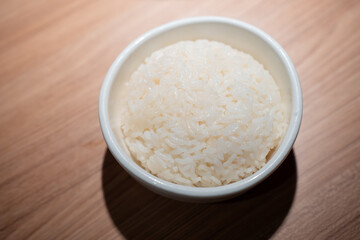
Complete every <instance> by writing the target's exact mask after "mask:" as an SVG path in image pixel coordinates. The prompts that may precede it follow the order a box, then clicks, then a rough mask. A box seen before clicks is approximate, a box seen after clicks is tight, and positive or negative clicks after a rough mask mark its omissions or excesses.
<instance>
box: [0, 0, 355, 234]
mask: <svg viewBox="0 0 360 240" xmlns="http://www.w3.org/2000/svg"><path fill="white" fill-rule="evenodd" d="M201 15H220V16H227V17H232V18H236V19H239V20H243V21H246V22H249V23H251V24H253V25H255V26H258V27H260V28H261V29H263V30H265V31H266V32H267V33H269V34H270V35H271V36H273V37H274V38H275V39H276V40H277V41H278V42H279V43H280V44H281V45H283V47H284V48H285V50H286V51H287V52H288V53H289V55H290V57H291V58H292V59H293V61H294V63H295V66H296V68H297V70H298V73H299V76H300V79H301V84H302V88H303V97H304V117H303V122H302V126H301V130H300V133H299V136H298V139H297V141H296V143H295V146H294V150H293V151H292V153H291V154H290V156H289V157H288V159H287V160H286V161H285V163H284V164H283V165H282V166H281V168H280V169H278V170H277V171H276V172H275V173H274V174H273V175H272V176H271V178H269V179H268V180H266V181H265V182H264V183H262V184H261V185H260V186H258V187H256V188H255V189H253V190H251V191H250V192H248V193H246V194H244V195H242V196H240V197H238V198H235V199H233V200H230V201H226V202H222V203H217V204H190V203H181V202H177V201H173V200H169V199H166V198H163V197H160V196H158V195H156V194H154V193H152V192H149V191H148V190H146V189H144V188H143V187H142V186H140V185H139V184H137V183H136V182H135V181H134V180H132V179H131V178H130V177H129V176H128V175H127V174H126V173H125V172H124V170H122V169H121V168H120V167H119V166H118V164H117V163H116V162H115V160H114V158H113V157H112V156H111V154H110V153H109V152H108V150H107V148H106V144H105V142H104V141H103V138H102V135H101V131H100V126H99V123H98V113H97V109H98V106H97V102H98V94H99V91H100V87H101V83H102V80H103V78H104V76H105V74H106V72H107V69H108V68H109V66H110V65H111V63H112V61H113V60H114V58H115V57H116V56H117V54H118V53H119V52H120V51H121V50H122V49H124V47H125V46H126V45H127V44H129V43H130V42H131V41H132V40H133V39H135V38H136V37H137V36H139V35H140V34H142V33H143V32H145V31H147V30H149V29H151V28H153V27H155V26H158V25H160V24H163V23H165V22H168V21H171V20H175V19H179V18H184V17H190V16H201ZM0 16H1V17H0V131H1V132H0V176H1V177H0V239H211V238H213V239H238V238H240V237H241V236H242V237H243V238H244V239H268V238H272V239H359V238H360V227H359V226H360V201H359V198H360V177H359V176H360V175H359V174H360V161H359V160H360V31H359V29H360V2H359V1H355V0H354V1H337V0H319V1H311V0H305V1H299V0H295V1H285V0H274V1H265V0H255V1H247V2H245V1H235V0H222V1H216V0H210V1H189V0H179V1H161V0H157V1H156V0H154V1H152V0H141V1H115V0H105V1H99V0H95V1H88V0H78V1H67V0H65V1H60V0H53V1H45V0H34V1H20V0H4V1H1V2H0Z"/></svg>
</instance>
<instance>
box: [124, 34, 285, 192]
mask: <svg viewBox="0 0 360 240" xmlns="http://www.w3.org/2000/svg"><path fill="white" fill-rule="evenodd" d="M123 90H124V91H123V98H122V102H121V103H120V108H119V109H120V113H121V114H120V116H121V130H122V133H123V135H124V139H125V143H126V145H127V147H128V149H129V151H130V153H131V154H132V156H133V158H134V159H135V160H136V161H137V162H138V163H139V165H140V166H142V167H143V168H144V169H145V170H147V171H148V172H150V173H152V174H154V175H156V176H158V177H160V178H162V179H165V180H167V181H170V182H173V183H177V184H182V185H188V186H196V187H210V186H220V185H224V184H229V183H232V182H235V181H239V180H241V179H244V178H246V177H248V176H250V175H252V174H253V173H255V172H256V171H258V170H259V169H260V168H262V167H263V166H264V165H265V164H266V162H267V160H268V158H269V155H270V153H271V152H272V151H273V150H274V149H275V148H276V147H277V146H278V145H279V144H280V142H281V139H282V137H283V135H284V133H285V131H286V128H287V121H286V119H285V112H284V111H285V110H284V109H285V108H284V104H283V103H282V100H281V95H280V91H279V88H278V86H277V85H276V83H275V81H274V79H273V78H272V76H271V75H270V73H269V72H268V71H267V70H265V69H264V67H263V66H262V65H261V64H260V63H259V62H258V61H256V60H255V59H254V58H253V57H252V56H250V55H249V54H246V53H243V52H241V51H238V50H235V49H233V48H231V47H230V46H228V45H225V44H223V43H220V42H215V41H208V40H197V41H182V42H178V43H176V44H173V45H171V46H168V47H165V48H163V49H160V50H158V51H156V52H154V53H153V54H152V55H151V56H150V57H148V58H147V59H146V60H145V63H144V64H142V65H140V66H139V68H138V69H137V70H136V71H135V72H134V73H133V74H132V76H131V79H130V80H129V81H128V82H127V83H126V84H125V87H124V89H123Z"/></svg>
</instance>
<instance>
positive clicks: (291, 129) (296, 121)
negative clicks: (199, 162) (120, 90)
mask: <svg viewBox="0 0 360 240" xmlns="http://www.w3.org/2000/svg"><path fill="white" fill-rule="evenodd" d="M199 23H222V24H228V25H232V26H235V27H238V28H242V29H245V30H246V31H249V32H251V33H252V34H254V35H256V36H257V37H259V38H261V39H262V40H263V41H265V42H266V44H268V45H269V46H270V47H271V48H272V49H273V50H274V52H275V53H276V54H277V55H278V56H279V58H280V60H281V62H282V64H283V65H284V66H285V68H286V70H287V74H288V76H289V79H290V86H291V96H292V105H291V109H292V112H291V118H290V122H289V126H288V130H287V132H286V135H285V137H284V139H283V141H282V143H281V145H280V147H279V148H278V150H277V151H276V153H275V154H274V155H273V156H272V158H271V159H270V160H269V161H268V162H267V163H266V165H265V166H264V167H262V168H261V169H260V170H258V171H257V172H255V173H254V174H252V175H251V176H249V177H247V178H245V179H242V180H239V181H237V182H234V183H231V184H227V185H222V186H218V187H191V186H184V185H179V184H175V183H171V182H168V181H166V180H163V179H160V178H158V177H156V176H154V175H152V174H151V173H149V172H147V171H146V170H144V169H143V168H142V167H140V166H139V165H138V164H137V163H135V162H134V161H133V160H132V159H131V158H130V157H129V156H127V154H126V153H125V151H124V150H123V149H122V148H121V147H120V146H119V144H118V143H117V140H116V138H115V135H114V133H113V132H112V129H111V125H110V120H109V114H108V103H109V96H110V90H111V87H112V85H113V83H114V80H115V79H116V76H117V73H118V71H119V69H120V68H121V66H122V64H123V63H124V62H125V61H126V60H127V58H128V57H129V56H130V55H131V54H132V53H133V52H134V51H135V49H137V48H138V47H139V46H141V45H142V44H143V43H144V42H146V41H148V40H150V39H152V38H154V37H155V36H158V35H160V34H162V33H164V32H166V31H168V30H171V29H175V28H178V27H181V26H185V25H191V24H199ZM302 111H303V106H302V91H301V86H300V81H299V77H298V75H297V72H296V70H295V67H294V65H293V63H292V61H291V59H290V57H289V56H288V54H287V53H286V52H285V50H284V49H283V48H282V47H281V46H280V44H279V43H277V42H276V41H275V40H274V39H273V38H272V37H270V36H269V35H268V34H267V33H265V32H264V31H262V30H260V29H259V28H257V27H255V26H253V25H250V24H248V23H245V22H242V21H239V20H235V19H231V18H226V17H218V16H202V17H191V18H184V19H180V20H175V21H172V22H169V23H166V24H164V25H161V26H158V27H156V28H153V29H151V30H149V31H148V32H146V33H144V34H143V35H141V36H140V37H138V38H137V39H135V40H134V41H133V42H131V43H130V44H129V45H128V46H127V47H126V48H125V49H124V50H123V51H122V52H121V53H120V54H119V55H118V57H117V58H116V59H115V61H114V62H113V64H112V65H111V67H110V69H109V70H108V72H107V74H106V76H105V79H104V81H103V84H102V87H101V90H100V95H99V120H100V126H101V130H102V133H103V136H104V139H105V141H106V143H107V145H108V148H109V150H110V152H111V153H112V154H113V156H114V157H115V159H116V160H117V162H118V163H119V164H120V165H121V166H122V167H123V168H124V169H125V170H126V171H127V172H128V173H129V174H130V175H132V176H134V177H136V178H137V180H141V182H143V183H147V184H148V185H151V186H150V187H151V188H152V189H154V188H155V189H158V190H159V191H160V192H166V193H167V194H166V195H175V196H185V197H187V198H198V199H206V198H218V197H226V196H230V195H234V194H236V193H241V192H244V191H246V190H248V189H249V188H251V187H253V186H255V185H257V184H259V183H260V182H261V181H263V180H264V179H266V178H267V177H268V176H269V175H271V174H272V173H273V172H274V171H275V170H276V169H277V168H278V167H279V166H280V165H281V163H282V162H283V161H284V160H285V158H286V157H287V155H288V154H289V152H290V151H291V149H292V146H293V144H294V142H295V139H296V137H297V135H298V132H299V129H300V124H301V119H302Z"/></svg>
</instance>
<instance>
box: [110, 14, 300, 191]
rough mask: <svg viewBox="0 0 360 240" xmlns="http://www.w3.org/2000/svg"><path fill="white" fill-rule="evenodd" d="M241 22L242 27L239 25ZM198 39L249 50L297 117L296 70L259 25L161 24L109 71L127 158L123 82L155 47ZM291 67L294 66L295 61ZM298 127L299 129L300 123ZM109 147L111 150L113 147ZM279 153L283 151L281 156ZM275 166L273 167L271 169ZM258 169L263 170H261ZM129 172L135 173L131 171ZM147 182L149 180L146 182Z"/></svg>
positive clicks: (113, 124)
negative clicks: (293, 76) (121, 105)
mask: <svg viewBox="0 0 360 240" xmlns="http://www.w3.org/2000/svg"><path fill="white" fill-rule="evenodd" d="M239 24H240V25H241V26H239ZM197 39H208V40H215V41H220V42H223V43H225V44H228V45H230V46H232V47H233V48H236V49H238V50H241V51H243V52H246V53H249V54H250V55H252V56H253V57H254V58H255V59H257V60H258V61H259V62H260V63H262V64H263V65H264V67H265V68H266V69H267V70H268V71H270V73H271V74H272V76H273V77H274V79H275V81H276V82H277V84H278V85H279V88H280V92H281V95H282V98H283V99H284V102H285V103H287V110H288V111H287V113H288V116H287V117H288V120H289V121H290V119H291V118H294V116H293V115H294V111H293V110H294V109H293V97H292V96H293V95H294V83H293V82H292V81H290V78H291V77H290V75H291V74H293V73H292V71H293V72H294V71H295V70H294V69H291V68H290V67H289V66H288V64H286V63H285V62H284V61H285V60H284V59H288V57H287V55H286V53H285V52H284V51H283V50H282V49H281V47H280V46H279V45H278V44H277V43H276V42H274V41H273V40H272V39H271V38H269V37H268V36H267V35H266V34H265V33H263V32H262V31H261V30H258V29H257V28H254V27H252V26H251V25H248V24H245V23H240V22H237V21H236V22H232V21H218V20H214V21H211V20H209V19H204V20H198V21H191V20H189V21H180V22H175V23H171V24H167V25H164V26H161V27H158V28H156V29H154V30H152V31H150V32H148V33H146V34H144V35H143V36H141V37H140V38H138V39H137V40H135V41H134V42H133V43H132V44H130V45H129V47H127V48H126V49H125V50H124V52H123V53H122V54H121V55H120V56H119V57H118V59H117V60H116V61H115V63H114V65H113V66H112V68H113V69H112V70H110V71H113V72H112V81H111V82H110V83H109V96H108V113H109V123H110V128H111V129H112V132H113V133H114V134H113V136H114V137H115V138H116V140H117V142H116V143H115V144H118V145H119V146H120V147H121V148H122V150H124V152H126V153H127V155H128V156H127V157H130V158H131V155H130V154H129V152H128V150H127V148H126V146H125V144H124V143H123V139H122V132H121V130H120V125H119V123H120V121H119V120H120V116H119V111H117V110H116V108H117V106H118V104H119V103H120V102H121V101H122V95H121V92H122V91H121V89H122V84H124V82H126V81H127V80H128V79H129V78H130V75H131V74H132V73H133V72H134V71H135V70H136V69H137V67H138V66H139V65H140V64H142V63H143V62H144V59H145V58H146V57H148V56H150V55H151V53H152V52H154V51H155V50H158V49H160V48H163V47H165V46H168V45H170V44H173V43H176V42H178V41H182V40H197ZM282 54H283V56H282ZM290 64H291V62H290ZM291 67H292V68H293V66H292V64H291ZM110 71H109V72H110ZM295 74H296V73H295ZM291 127H294V126H291V122H290V126H289V128H291ZM295 127H297V128H298V127H299V126H295ZM295 131H296V132H295V136H293V135H294V132H290V131H289V130H288V131H287V133H286V136H285V137H284V139H285V140H286V141H287V142H288V145H289V144H290V145H291V146H292V144H293V142H294V140H295V137H296V134H297V131H298V129H296V130H295ZM105 138H106V136H105ZM107 142H108V141H107ZM283 142H284V140H283ZM281 145H283V144H281ZM291 146H280V147H279V148H278V150H277V151H282V153H275V154H274V155H273V157H272V159H270V160H269V162H268V164H272V165H274V161H277V162H280V163H281V162H282V160H283V159H279V158H281V157H282V158H285V157H286V155H287V153H288V152H289V151H290V148H291ZM110 150H112V149H111V146H110ZM279 154H282V156H280V155H279ZM273 158H277V159H273ZM264 168H265V167H264ZM125 169H126V168H125ZM275 169H276V166H275V167H272V169H271V172H272V171H273V170H275ZM144 171H145V170H144ZM263 171H265V170H263ZM258 172H260V170H259V171H258ZM130 174H132V173H131V172H130ZM259 174H260V173H259ZM132 175H133V176H134V177H136V178H137V179H138V180H140V182H142V183H143V184H144V179H139V176H138V175H136V174H135V175H134V174H132ZM267 175H269V174H267ZM254 179H255V177H254ZM257 181H258V180H257ZM145 184H147V183H146V182H145ZM155 185H156V184H155ZM250 185H251V184H248V187H249V186H250ZM181 187H183V186H179V188H181ZM152 188H153V190H155V191H156V192H158V193H163V190H160V191H159V190H158V189H157V187H154V184H152ZM228 193H229V192H228ZM175 195H176V194H175ZM205 195H206V194H205ZM205 195H204V196H205Z"/></svg>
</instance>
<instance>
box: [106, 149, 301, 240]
mask: <svg viewBox="0 0 360 240" xmlns="http://www.w3.org/2000/svg"><path fill="white" fill-rule="evenodd" d="M296 184H297V169H296V161H295V155H294V152H293V150H292V151H291V152H290V154H289V156H288V157H287V158H286V160H285V161H284V162H283V164H282V165H281V166H280V167H279V168H278V169H277V170H276V171H275V172H274V173H273V174H272V175H271V176H270V177H269V178H268V179H266V180H265V181H264V182H262V183H260V184H259V185H258V186H256V187H255V188H253V189H251V190H249V191H248V192H246V193H245V194H243V195H241V196H239V197H236V198H234V199H231V200H228V201H224V202H220V203H211V204H200V203H197V204H195V203H184V202H178V201H176V200H171V199H168V198H165V197H162V196H160V195H157V194H155V193H153V192H151V191H149V190H147V189H146V188H144V187H143V186H141V185H140V184H139V183H137V182H136V181H135V180H134V179H132V178H131V177H130V176H129V175H128V174H127V173H126V172H125V170H123V169H122V168H121V167H120V165H119V164H118V163H117V161H116V160H115V159H114V157H113V156H112V155H111V153H110V151H109V150H107V151H106V153H105V156H104V162H103V169H102V187H103V193H104V200H105V203H106V207H107V210H108V211H109V214H110V217H111V219H112V221H113V223H114V225H115V226H116V227H117V229H118V230H119V232H120V233H121V234H122V235H123V236H125V237H126V238H127V239H240V238H241V239H269V238H270V237H271V236H272V235H273V234H274V233H275V232H276V230H277V229H278V228H279V227H280V226H281V224H282V222H283V221H284V219H285V217H286V215H287V213H288V212H289V210H290V208H291V205H292V202H293V199H294V196H295V192H296Z"/></svg>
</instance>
